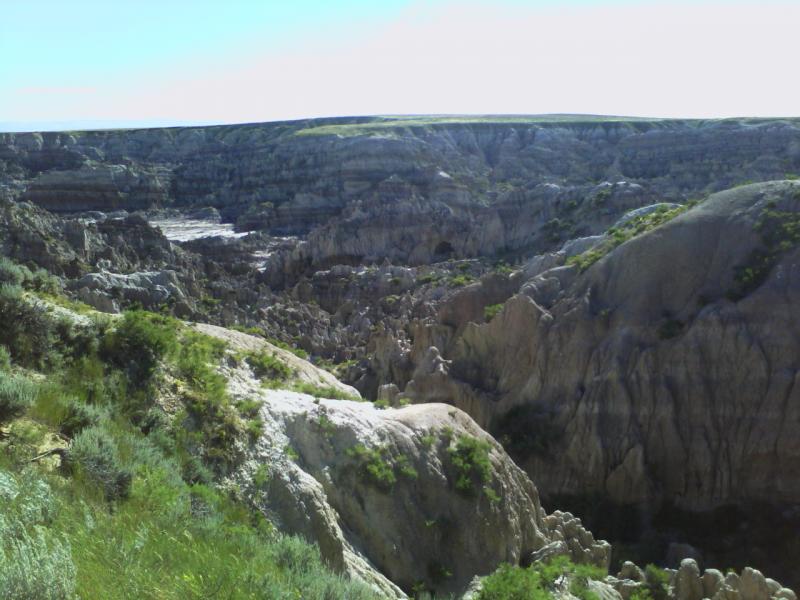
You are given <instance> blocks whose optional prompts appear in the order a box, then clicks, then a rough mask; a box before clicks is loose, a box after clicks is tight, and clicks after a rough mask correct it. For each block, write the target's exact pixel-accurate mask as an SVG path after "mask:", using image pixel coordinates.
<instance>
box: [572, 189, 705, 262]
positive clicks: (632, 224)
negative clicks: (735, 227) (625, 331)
mask: <svg viewBox="0 0 800 600" xmlns="http://www.w3.org/2000/svg"><path fill="white" fill-rule="evenodd" d="M695 204H696V202H688V203H686V204H684V205H683V206H678V207H676V208H670V207H669V206H668V205H666V204H664V205H660V206H659V207H658V208H657V209H656V210H654V211H652V212H649V213H647V214H646V215H641V216H638V217H634V218H632V219H630V220H629V221H626V222H625V223H623V224H622V225H620V226H619V227H612V228H611V229H609V230H608V231H607V232H606V235H607V236H608V239H607V240H606V241H604V242H602V243H601V244H599V245H597V246H595V247H594V248H590V249H589V250H587V251H586V252H584V253H583V254H577V255H575V256H571V257H569V258H568V259H567V264H568V265H576V266H577V267H578V269H579V270H580V271H581V272H583V271H585V270H586V269H588V268H589V267H591V266H592V265H593V264H594V263H596V262H597V261H598V260H600V259H601V258H603V257H604V256H605V255H606V254H608V253H609V252H611V251H612V250H613V249H614V248H616V247H617V246H619V245H620V244H623V243H625V242H627V241H628V240H630V239H631V238H634V237H636V236H638V235H641V234H643V233H647V232H648V231H650V230H652V229H655V228H656V227H659V226H660V225H663V224H664V223H667V222H668V221H671V220H672V219H674V218H675V217H677V216H678V215H680V214H682V213H684V212H686V211H687V210H689V209H690V208H692V207H693V206H694V205H695Z"/></svg>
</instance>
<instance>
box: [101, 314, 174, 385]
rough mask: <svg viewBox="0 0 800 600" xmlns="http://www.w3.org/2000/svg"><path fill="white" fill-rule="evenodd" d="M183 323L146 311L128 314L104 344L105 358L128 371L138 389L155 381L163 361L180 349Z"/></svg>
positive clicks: (108, 335) (107, 335) (109, 334)
mask: <svg viewBox="0 0 800 600" xmlns="http://www.w3.org/2000/svg"><path fill="white" fill-rule="evenodd" d="M179 328H180V323H179V322H178V321H177V320H175V319H173V318H171V317H166V316H164V315H159V314H156V313H151V312H147V311H143V310H133V311H128V312H126V313H125V315H124V316H123V317H122V319H121V321H120V323H119V324H118V325H117V327H116V328H115V329H113V330H112V331H111V332H109V333H108V334H106V336H105V338H104V339H103V343H102V350H103V352H104V353H105V356H107V357H108V359H109V360H110V361H111V362H113V363H114V364H115V365H117V366H118V367H120V368H122V369H125V370H126V372H127V373H128V378H129V380H130V381H131V383H133V384H134V385H138V386H142V385H144V384H145V383H147V381H148V380H149V379H150V378H151V377H152V375H153V373H154V372H155V370H156V367H157V366H158V363H159V361H161V360H162V359H163V358H165V357H166V356H167V355H168V354H169V353H171V352H174V351H175V350H176V348H177V347H178V338H177V333H178V329H179Z"/></svg>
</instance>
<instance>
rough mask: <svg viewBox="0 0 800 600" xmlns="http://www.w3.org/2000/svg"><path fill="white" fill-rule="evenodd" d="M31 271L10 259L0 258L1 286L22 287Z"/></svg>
mask: <svg viewBox="0 0 800 600" xmlns="http://www.w3.org/2000/svg"><path fill="white" fill-rule="evenodd" d="M29 275H30V271H28V269H26V268H25V267H21V266H20V265H18V264H17V263H15V262H14V261H12V260H10V259H9V258H8V257H5V256H0V285H2V284H5V285H14V286H22V284H23V283H24V282H25V280H26V279H27V278H28V276H29Z"/></svg>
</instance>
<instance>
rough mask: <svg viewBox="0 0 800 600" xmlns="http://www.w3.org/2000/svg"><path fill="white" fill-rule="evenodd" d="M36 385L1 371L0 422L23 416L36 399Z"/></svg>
mask: <svg viewBox="0 0 800 600" xmlns="http://www.w3.org/2000/svg"><path fill="white" fill-rule="evenodd" d="M36 389H37V386H36V384H35V383H33V382H32V381H30V380H29V379H26V378H24V377H22V376H19V375H11V374H9V373H6V372H3V371H0V422H3V421H8V420H10V419H14V418H16V417H19V416H20V415H22V414H23V413H24V412H25V411H26V410H28V408H29V407H30V406H31V405H32V404H33V401H34V399H35V397H36Z"/></svg>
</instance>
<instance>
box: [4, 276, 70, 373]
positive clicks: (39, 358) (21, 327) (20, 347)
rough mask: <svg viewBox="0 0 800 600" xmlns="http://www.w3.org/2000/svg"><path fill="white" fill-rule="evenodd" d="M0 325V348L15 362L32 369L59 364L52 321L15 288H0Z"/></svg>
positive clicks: (18, 288) (49, 316)
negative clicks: (6, 350) (7, 352)
mask: <svg viewBox="0 0 800 600" xmlns="http://www.w3.org/2000/svg"><path fill="white" fill-rule="evenodd" d="M0 323H2V324H3V327H2V328H0V344H2V345H4V346H6V348H7V349H8V350H9V352H10V353H11V356H12V358H13V359H14V361H15V362H17V363H19V364H20V365H22V366H25V367H30V368H36V369H45V368H49V367H52V366H54V365H57V364H58V363H59V362H60V360H61V358H60V356H59V353H58V351H57V348H58V347H59V346H60V345H59V343H58V337H57V331H56V320H55V319H53V317H52V316H51V315H49V314H48V312H47V309H46V308H45V306H44V305H42V303H36V302H33V301H32V300H31V299H29V298H26V297H25V293H24V292H23V290H22V288H20V287H19V286H16V285H11V284H0Z"/></svg>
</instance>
